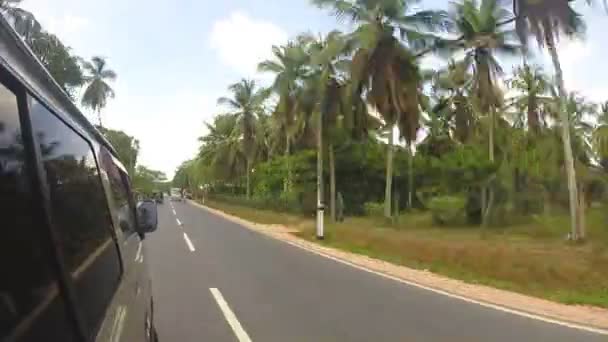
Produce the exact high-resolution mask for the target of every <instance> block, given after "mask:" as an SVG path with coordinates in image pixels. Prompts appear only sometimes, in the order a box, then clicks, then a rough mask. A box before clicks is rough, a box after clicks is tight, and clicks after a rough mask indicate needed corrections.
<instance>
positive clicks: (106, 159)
mask: <svg viewBox="0 0 608 342" xmlns="http://www.w3.org/2000/svg"><path fill="white" fill-rule="evenodd" d="M99 159H100V162H99V163H100V165H101V167H102V168H103V169H104V170H105V171H106V173H107V174H108V178H109V180H110V188H111V190H112V191H111V192H112V201H111V203H112V205H113V208H112V209H113V212H114V213H115V215H116V222H117V223H118V225H119V226H120V229H121V230H122V231H123V233H124V235H125V238H126V237H128V236H130V235H131V234H133V233H135V208H134V207H133V202H132V201H131V200H130V192H129V188H128V184H129V183H128V181H129V177H128V176H127V175H126V174H125V173H124V172H123V171H122V170H121V169H119V168H118V167H117V166H116V165H115V164H114V161H113V159H112V156H111V155H110V152H108V151H107V150H106V149H105V148H102V149H101V153H100V158H99Z"/></svg>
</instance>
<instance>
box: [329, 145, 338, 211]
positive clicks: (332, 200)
mask: <svg viewBox="0 0 608 342" xmlns="http://www.w3.org/2000/svg"><path fill="white" fill-rule="evenodd" d="M327 153H328V154H329V196H330V197H329V204H330V206H331V219H332V221H333V222H336V160H335V155H334V145H333V144H329V146H328V152H327Z"/></svg>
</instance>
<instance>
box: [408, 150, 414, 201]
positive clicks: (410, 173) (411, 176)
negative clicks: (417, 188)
mask: <svg viewBox="0 0 608 342" xmlns="http://www.w3.org/2000/svg"><path fill="white" fill-rule="evenodd" d="M408 149H409V152H410V153H409V154H410V155H409V158H408V165H407V168H408V170H407V188H408V189H407V208H408V209H412V207H413V206H414V204H413V203H412V202H413V199H414V151H413V150H412V146H411V143H409V144H408Z"/></svg>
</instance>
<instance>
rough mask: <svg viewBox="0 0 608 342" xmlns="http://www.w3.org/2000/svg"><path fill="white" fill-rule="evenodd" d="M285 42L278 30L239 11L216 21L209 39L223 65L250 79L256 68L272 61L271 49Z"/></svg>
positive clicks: (272, 25)
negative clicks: (262, 62)
mask: <svg viewBox="0 0 608 342" xmlns="http://www.w3.org/2000/svg"><path fill="white" fill-rule="evenodd" d="M286 40H287V33H286V32H285V31H284V30H283V29H282V28H280V27H279V26H277V25H275V24H273V23H271V22H269V21H265V20H259V19H255V18H251V17H249V16H248V15H247V14H245V13H242V12H238V11H237V12H233V13H232V14H230V16H228V17H227V18H223V19H220V20H217V21H216V22H215V23H214V24H213V28H212V29H211V33H210V35H209V45H210V46H211V48H212V49H214V50H216V51H217V53H218V56H219V58H220V60H221V61H222V63H224V64H226V65H227V66H230V67H231V68H233V69H234V70H235V71H237V72H239V73H241V74H244V75H246V76H253V75H254V74H255V73H256V69H257V64H258V63H259V62H260V61H262V60H265V59H269V58H271V56H272V52H271V47H272V45H277V44H281V43H284V42H285V41H286Z"/></svg>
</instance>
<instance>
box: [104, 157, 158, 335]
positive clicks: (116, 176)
mask: <svg viewBox="0 0 608 342" xmlns="http://www.w3.org/2000/svg"><path fill="white" fill-rule="evenodd" d="M98 159H99V162H100V165H101V168H102V170H103V173H104V177H103V178H104V179H105V181H104V183H105V184H106V188H107V189H108V191H106V192H107V193H108V199H109V203H110V207H111V208H112V210H111V211H112V217H113V221H114V227H116V229H115V230H116V236H117V238H118V244H119V246H120V251H121V258H122V262H123V277H122V281H121V285H120V287H119V289H118V292H117V294H116V297H115V299H114V301H113V303H112V306H111V308H110V311H109V312H108V317H107V319H106V321H105V322H104V325H103V326H102V330H101V331H100V332H99V335H98V340H99V341H125V342H127V341H129V342H130V341H150V340H151V323H152V322H151V320H152V317H151V316H152V314H151V298H152V297H151V289H150V288H151V286H150V279H149V277H148V273H147V269H146V264H145V253H144V243H143V241H142V239H141V238H140V236H139V235H138V234H137V232H136V215H135V206H134V202H133V199H132V196H131V192H130V184H129V178H128V176H127V174H126V172H125V171H124V168H123V167H122V165H121V164H120V162H119V161H118V160H116V159H115V158H114V157H113V156H112V155H111V154H110V152H109V151H107V150H106V149H105V148H104V147H101V149H100V153H99V158H98Z"/></svg>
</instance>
